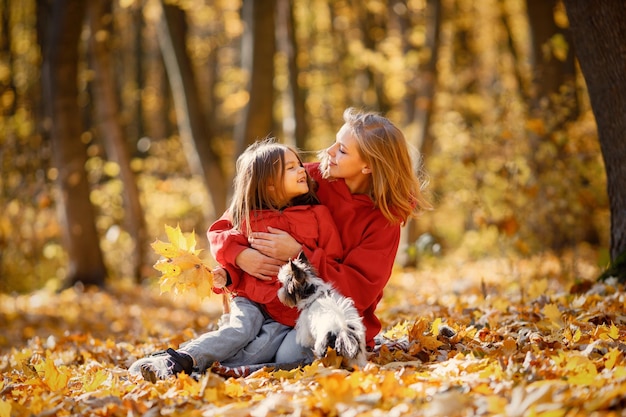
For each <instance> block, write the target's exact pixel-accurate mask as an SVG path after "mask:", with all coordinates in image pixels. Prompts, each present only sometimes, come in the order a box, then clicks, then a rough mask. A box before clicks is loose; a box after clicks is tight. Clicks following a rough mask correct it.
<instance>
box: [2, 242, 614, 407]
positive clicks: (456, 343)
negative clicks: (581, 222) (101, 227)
mask: <svg viewBox="0 0 626 417" xmlns="http://www.w3.org/2000/svg"><path fill="white" fill-rule="evenodd" d="M187 243H192V242H191V241H187ZM191 247H193V245H189V246H188V248H191ZM597 269H598V268H597V267H595V259H593V257H592V256H590V255H589V254H587V252H585V251H584V250H581V251H578V252H577V253H575V254H571V255H570V256H563V257H559V258H557V257H556V256H553V255H549V254H545V255H542V256H537V257H535V258H533V259H532V260H518V259H511V258H508V259H491V260H485V261H481V262H472V263H468V262H462V261H461V260H454V259H449V258H448V259H447V260H446V262H445V263H443V262H441V261H436V260H435V261H432V263H428V264H426V265H423V267H422V268H420V270H419V271H396V272H395V273H394V275H393V276H392V279H391V281H390V283H389V285H388V287H387V291H386V293H385V296H384V298H383V300H382V301H381V304H380V306H379V310H378V311H379V316H380V317H381V319H382V321H383V325H384V336H385V338H384V340H385V342H386V343H385V344H384V345H383V346H382V347H380V348H379V349H377V350H376V351H375V352H372V353H371V355H370V358H369V363H368V365H367V366H366V367H365V368H364V369H359V370H356V371H354V372H350V371H348V370H345V369H342V368H341V366H340V359H339V358H336V357H335V356H334V355H333V353H332V352H330V353H329V355H328V357H326V358H325V359H323V360H321V361H317V362H315V363H314V364H313V365H311V366H307V367H304V368H299V369H295V370H292V371H273V370H271V369H264V370H261V371H257V372H256V373H254V374H252V375H250V376H249V377H247V378H228V379H226V378H222V377H220V376H218V375H216V374H213V373H210V372H209V373H207V374H204V375H201V376H200V377H199V379H198V380H195V379H193V378H192V377H190V376H187V375H184V374H183V375H181V376H179V377H178V378H172V379H169V380H165V381H159V382H157V383H156V384H152V383H149V382H146V381H143V380H136V379H132V378H130V377H129V375H128V374H127V372H126V369H127V367H128V366H129V365H130V364H131V363H132V362H133V361H134V360H135V359H137V358H139V357H142V356H144V355H146V354H149V353H151V352H153V351H155V350H158V349H162V348H165V347H168V346H174V347H177V346H178V345H179V344H180V343H182V342H183V341H186V340H189V339H190V338H193V337H196V336H197V335H199V334H201V333H203V332H205V331H207V330H209V329H211V328H213V326H215V322H216V320H217V317H218V316H219V314H220V311H221V306H220V305H219V304H220V302H219V300H218V299H217V297H209V298H206V297H205V298H201V297H197V296H193V294H189V293H186V294H185V295H184V296H182V295H179V296H177V297H173V296H171V295H170V294H169V293H164V294H160V292H159V291H158V288H156V287H157V286H155V287H154V288H153V287H134V286H133V287H124V288H111V289H109V290H108V291H96V290H83V289H81V288H73V289H70V290H66V291H64V292H62V293H60V294H53V293H50V292H45V291H40V292H36V293H32V294H29V295H20V296H10V295H0V322H1V323H2V328H3V330H2V334H1V335H0V348H1V350H0V371H1V372H2V378H1V379H0V417H8V416H26V415H57V416H63V415H100V416H128V415H198V416H201V415H202V416H212V415H234V416H247V415H254V416H276V415H302V416H322V415H323V416H328V415H370V416H376V415H392V416H408V415H425V416H469V415H483V416H492V415H493V416H496V415H500V416H531V415H533V416H534V415H537V416H583V415H584V416H587V415H591V416H593V415H597V416H599V415H615V416H617V415H623V414H622V411H621V410H622V408H623V407H624V406H625V405H626V404H625V403H624V398H626V357H625V354H624V352H625V350H626V345H624V342H623V340H624V338H625V337H626V324H625V321H624V307H625V306H626V291H625V290H624V288H623V287H620V286H618V285H617V284H615V283H613V282H611V281H610V280H609V281H608V282H606V283H595V282H593V281H590V280H588V279H589V278H591V277H593V276H595V275H596V274H597Z"/></svg>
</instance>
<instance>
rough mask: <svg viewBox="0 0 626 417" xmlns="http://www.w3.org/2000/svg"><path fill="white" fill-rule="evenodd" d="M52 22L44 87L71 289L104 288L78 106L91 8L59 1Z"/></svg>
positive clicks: (77, 1)
mask: <svg viewBox="0 0 626 417" xmlns="http://www.w3.org/2000/svg"><path fill="white" fill-rule="evenodd" d="M51 12H52V15H51V16H50V17H49V22H50V23H49V27H48V32H47V41H46V43H45V46H46V48H45V50H44V53H43V57H44V60H43V70H42V87H43V91H44V93H43V97H44V101H45V105H46V109H47V110H46V114H47V116H48V117H49V120H50V126H51V135H50V137H51V142H52V152H53V161H54V165H55V166H56V168H57V170H58V178H57V182H58V186H59V190H60V192H59V195H58V199H57V201H56V203H57V208H58V211H59V217H60V223H61V225H62V226H63V227H62V233H63V238H64V243H65V248H66V250H67V254H68V259H69V267H68V272H67V276H66V280H65V285H66V286H71V285H74V284H76V283H78V282H82V283H83V284H86V285H97V286H103V285H104V283H105V277H106V269H105V266H104V261H103V257H102V252H101V250H100V244H99V237H98V233H97V230H96V226H95V213H94V208H93V206H92V204H91V202H90V200H89V191H90V190H89V184H88V182H87V175H86V172H85V162H86V159H87V157H86V153H85V149H84V145H83V143H82V141H81V138H80V136H81V131H82V129H81V118H80V117H77V115H79V114H80V113H81V111H80V108H79V106H78V101H77V99H78V86H77V74H78V43H79V39H80V33H81V29H82V27H83V19H84V16H85V2H83V1H82V0H58V1H56V2H54V4H53V5H52V9H51Z"/></svg>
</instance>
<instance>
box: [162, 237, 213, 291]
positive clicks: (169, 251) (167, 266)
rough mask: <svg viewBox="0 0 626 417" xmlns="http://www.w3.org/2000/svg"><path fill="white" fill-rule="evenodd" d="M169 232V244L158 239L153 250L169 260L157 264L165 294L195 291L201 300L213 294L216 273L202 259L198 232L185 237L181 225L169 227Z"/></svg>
mask: <svg viewBox="0 0 626 417" xmlns="http://www.w3.org/2000/svg"><path fill="white" fill-rule="evenodd" d="M165 233H166V234H167V237H168V240H169V242H162V241H160V240H158V239H157V240H156V241H155V242H154V243H152V249H154V251H155V252H156V253H157V254H159V255H161V256H163V257H164V258H165V259H160V260H158V261H157V262H156V263H155V264H154V269H156V270H157V271H159V272H161V277H160V279H159V287H160V289H161V293H164V292H173V293H174V294H182V293H185V292H187V291H193V292H194V293H196V294H197V295H199V296H200V297H208V296H209V295H211V288H212V287H213V274H212V273H211V269H210V268H209V267H208V266H207V265H206V264H205V263H204V262H203V261H202V259H200V257H199V256H198V255H199V254H200V252H202V249H196V235H195V232H191V233H190V234H188V235H187V236H185V235H184V234H183V232H182V231H181V230H180V226H176V228H173V227H171V226H168V225H165Z"/></svg>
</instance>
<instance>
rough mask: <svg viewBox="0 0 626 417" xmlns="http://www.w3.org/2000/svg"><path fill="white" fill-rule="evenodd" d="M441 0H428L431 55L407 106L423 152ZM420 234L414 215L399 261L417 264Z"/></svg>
mask: <svg viewBox="0 0 626 417" xmlns="http://www.w3.org/2000/svg"><path fill="white" fill-rule="evenodd" d="M441 7H442V5H441V0H428V1H427V3H426V47H428V48H429V49H430V59H429V60H428V61H427V62H425V63H424V64H423V65H422V66H421V67H420V68H419V71H416V74H417V75H416V77H418V78H419V80H416V81H415V84H416V86H417V87H416V89H415V94H414V95H413V98H414V103H412V105H411V106H409V105H405V108H412V109H413V111H412V114H413V119H412V120H410V123H411V124H412V125H414V126H415V129H412V131H414V132H415V135H414V137H412V138H407V139H408V141H409V142H410V143H413V144H414V145H415V147H416V149H419V152H420V156H421V155H426V156H427V157H428V156H430V155H431V154H432V150H433V146H434V136H433V135H431V134H430V133H429V128H430V118H431V116H432V112H433V102H434V98H435V89H436V86H437V58H438V56H439V54H438V51H439V39H440V32H441ZM419 235H420V227H419V220H415V219H410V220H409V221H408V223H407V225H406V227H405V228H404V230H403V232H402V242H401V245H402V246H404V247H406V253H405V254H402V255H399V262H400V263H401V264H402V265H403V266H415V265H416V264H417V262H418V259H417V256H418V254H417V251H416V250H415V243H416V242H417V239H418V237H419Z"/></svg>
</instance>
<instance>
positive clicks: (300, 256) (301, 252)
mask: <svg viewBox="0 0 626 417" xmlns="http://www.w3.org/2000/svg"><path fill="white" fill-rule="evenodd" d="M298 260H299V261H300V262H304V263H305V264H308V263H309V260H308V259H307V257H306V255H305V254H304V251H303V250H301V251H300V253H299V254H298Z"/></svg>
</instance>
